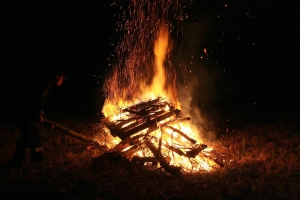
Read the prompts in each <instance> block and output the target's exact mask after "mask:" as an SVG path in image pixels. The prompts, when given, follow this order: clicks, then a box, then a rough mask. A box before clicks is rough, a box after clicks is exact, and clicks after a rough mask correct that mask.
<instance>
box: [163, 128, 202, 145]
mask: <svg viewBox="0 0 300 200" xmlns="http://www.w3.org/2000/svg"><path fill="white" fill-rule="evenodd" d="M164 127H165V128H168V129H171V130H172V131H174V132H176V133H178V134H179V135H181V136H182V137H184V138H185V139H187V140H188V141H189V142H191V143H193V144H196V143H197V141H196V140H194V139H193V138H190V137H189V136H187V135H186V134H185V133H184V132H182V131H180V130H178V129H176V128H174V127H172V126H164Z"/></svg>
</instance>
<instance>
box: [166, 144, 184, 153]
mask: <svg viewBox="0 0 300 200" xmlns="http://www.w3.org/2000/svg"><path fill="white" fill-rule="evenodd" d="M164 145H165V146H166V147H167V148H168V149H170V150H171V151H173V152H175V153H177V154H178V155H180V156H186V155H185V153H184V152H183V151H181V150H180V149H178V148H176V147H173V146H171V145H168V144H164Z"/></svg>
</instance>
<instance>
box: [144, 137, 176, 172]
mask: <svg viewBox="0 0 300 200" xmlns="http://www.w3.org/2000/svg"><path fill="white" fill-rule="evenodd" d="M145 144H146V146H147V147H148V148H149V150H150V151H151V152H152V154H153V155H154V156H155V158H156V160H157V161H158V162H159V163H160V165H161V167H162V168H163V169H164V170H165V171H166V172H168V173H170V174H172V175H174V176H180V175H181V174H182V172H181V168H180V167H175V166H172V165H170V163H169V162H168V161H167V160H166V159H165V158H164V156H163V155H162V153H161V152H159V151H158V149H157V148H156V147H155V145H154V144H152V143H151V142H150V140H148V139H147V140H145Z"/></svg>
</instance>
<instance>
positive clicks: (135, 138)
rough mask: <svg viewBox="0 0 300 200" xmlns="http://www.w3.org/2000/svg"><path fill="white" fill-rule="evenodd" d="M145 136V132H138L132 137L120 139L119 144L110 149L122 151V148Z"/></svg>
mask: <svg viewBox="0 0 300 200" xmlns="http://www.w3.org/2000/svg"><path fill="white" fill-rule="evenodd" d="M143 136H145V134H139V135H136V136H134V137H132V138H127V139H125V140H122V141H121V142H120V143H119V144H117V145H116V146H115V147H114V148H113V149H112V150H111V151H116V152H118V151H123V149H125V148H127V147H129V146H131V145H134V144H136V143H137V142H138V139H139V138H141V137H143Z"/></svg>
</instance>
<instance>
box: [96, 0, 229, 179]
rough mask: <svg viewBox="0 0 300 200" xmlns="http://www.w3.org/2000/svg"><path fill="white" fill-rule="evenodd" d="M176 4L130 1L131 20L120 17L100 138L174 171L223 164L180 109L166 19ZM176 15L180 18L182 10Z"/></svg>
mask: <svg viewBox="0 0 300 200" xmlns="http://www.w3.org/2000/svg"><path fill="white" fill-rule="evenodd" d="M179 7H180V6H179V3H178V1H174V2H171V1H158V0H157V1H153V2H152V1H151V2H148V1H138V0H132V1H131V2H130V5H129V7H128V13H129V18H128V19H127V20H124V19H126V16H125V14H124V16H122V17H120V18H121V19H122V20H123V22H124V23H118V26H119V31H123V33H124V36H123V37H122V39H121V40H120V42H119V43H118V45H117V47H116V55H115V62H114V63H113V64H112V70H111V74H109V75H108V76H107V78H106V81H105V83H104V87H103V88H104V92H105V95H106V96H105V97H106V100H105V104H104V106H103V110H102V111H103V113H104V115H105V118H103V119H102V123H103V124H104V125H105V131H104V132H102V133H101V134H99V137H98V141H99V143H101V145H104V146H106V147H107V148H108V149H109V151H108V152H107V153H118V154H120V156H121V157H122V158H126V159H129V160H130V161H131V162H135V163H139V164H142V165H148V164H150V165H152V166H153V165H155V166H157V167H158V168H159V169H161V168H163V169H164V170H165V171H166V172H168V173H170V174H173V175H179V174H181V173H183V172H186V173H192V172H199V171H203V170H204V171H210V170H212V169H214V168H217V167H220V166H224V160H223V159H222V156H220V155H221V154H216V153H215V152H214V151H212V148H211V147H208V146H207V145H206V144H204V143H203V140H202V139H201V127H199V126H195V125H193V126H192V125H191V123H192V119H191V118H190V117H189V116H185V115H186V114H185V113H182V112H181V110H180V105H181V104H180V102H179V100H178V97H177V79H176V77H177V75H176V70H174V68H173V66H172V62H171V51H172V44H173V43H172V39H171V37H170V32H172V29H174V25H173V24H172V23H170V22H169V21H168V17H169V16H170V11H171V10H172V9H173V10H176V9H178V8H179ZM157 9H158V10H160V11H161V12H160V13H158V12H157ZM176 15H177V16H176ZM174 17H175V18H176V19H182V12H177V14H175V15H174ZM192 127H193V128H192ZM213 152H214V153H213ZM212 155H214V156H212ZM220 158H221V159H220Z"/></svg>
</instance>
